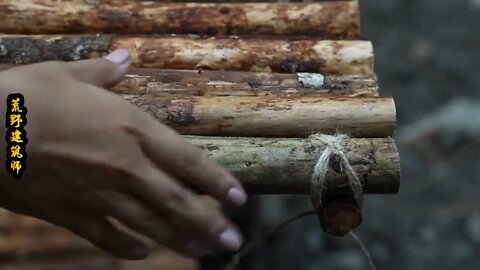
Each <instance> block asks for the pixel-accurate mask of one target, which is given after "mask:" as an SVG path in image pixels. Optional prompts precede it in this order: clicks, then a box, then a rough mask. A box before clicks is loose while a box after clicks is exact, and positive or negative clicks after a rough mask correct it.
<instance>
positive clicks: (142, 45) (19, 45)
mask: <svg viewBox="0 0 480 270" xmlns="http://www.w3.org/2000/svg"><path fill="white" fill-rule="evenodd" d="M118 48H127V49H129V50H130V52H131V54H132V62H133V65H134V66H135V67H149V68H168V69H210V70H238V71H257V72H260V71H263V72H314V73H317V72H319V73H322V74H357V75H372V74H373V47H372V44H371V42H370V41H358V40H355V41H354V40H338V41H333V40H314V39H305V40H280V39H236V38H235V39H234V38H209V39H200V38H186V37H154V36H141V37H139V36H137V37H125V36H112V35H80V36H79V35H73V36H71V35H70V36H8V35H6V36H5V35H3V36H0V63H4V64H29V63H35V62H41V61H48V60H61V61H72V60H80V59H86V58H92V57H98V56H101V55H104V54H106V53H108V52H109V51H113V50H115V49H118Z"/></svg>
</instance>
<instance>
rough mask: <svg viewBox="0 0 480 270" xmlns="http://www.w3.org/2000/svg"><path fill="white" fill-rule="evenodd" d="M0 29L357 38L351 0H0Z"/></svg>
mask: <svg viewBox="0 0 480 270" xmlns="http://www.w3.org/2000/svg"><path fill="white" fill-rule="evenodd" d="M0 33H6V34H82V33H90V34H97V33H116V34H136V35H138V34H200V35H217V36H222V35H249V36H255V35H266V36H275V35H280V36H283V35H310V36H316V37H322V38H334V39H336V38H349V39H358V38H359V35H360V23H359V12H358V3H357V2H323V3H218V4H212V3H210V4H207V3H161V2H139V1H129V0H116V1H84V0H73V1H55V0H36V1H34V2H33V3H32V1H31V0H3V1H1V2H0Z"/></svg>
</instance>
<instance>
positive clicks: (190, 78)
mask: <svg viewBox="0 0 480 270" xmlns="http://www.w3.org/2000/svg"><path fill="white" fill-rule="evenodd" d="M0 70H1V67H0ZM321 81H323V84H321ZM112 90H113V91H115V92H117V93H122V94H150V95H154V96H170V97H171V96H186V95H190V96H269V95H275V96H287V97H288V96H350V97H358V96H365V97H366V96H378V85H377V79H376V77H375V76H374V75H371V76H365V75H328V76H322V75H321V74H317V73H297V74H288V73H254V72H241V71H208V70H207V71H202V72H198V71H196V70H173V69H148V68H134V69H132V70H131V71H130V72H129V74H128V75H126V76H125V78H124V80H122V81H121V82H120V83H119V84H117V85H116V86H114V87H113V88H112Z"/></svg>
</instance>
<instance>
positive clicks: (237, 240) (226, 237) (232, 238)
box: [219, 228, 242, 251]
mask: <svg viewBox="0 0 480 270" xmlns="http://www.w3.org/2000/svg"><path fill="white" fill-rule="evenodd" d="M219 242H220V244H222V245H223V246H224V247H225V248H227V249H229V250H231V251H237V250H238V249H239V248H240V247H241V246H242V237H241V236H240V234H239V233H238V232H237V231H236V230H234V229H232V228H229V229H226V230H225V231H223V232H222V233H221V234H220V237H219Z"/></svg>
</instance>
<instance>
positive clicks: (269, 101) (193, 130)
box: [124, 95, 395, 137]
mask: <svg viewBox="0 0 480 270" xmlns="http://www.w3.org/2000/svg"><path fill="white" fill-rule="evenodd" d="M124 97H125V98H126V99H127V100H128V101H130V102H131V103H133V104H135V105H137V106H139V107H140V108H141V109H143V110H145V111H147V112H148V113H150V114H151V115H153V116H154V117H155V118H157V119H158V120H160V121H162V122H163V123H165V124H167V125H169V126H171V127H173V128H175V129H176V130H177V131H179V132H180V133H182V134H186V135H205V136H246V137H255V136H258V137H306V136H309V135H311V134H312V133H316V132H321V133H329V134H331V133H335V132H336V131H337V130H338V131H341V132H344V133H348V134H350V135H352V136H354V137H388V136H393V132H394V129H395V104H394V102H393V99H391V98H368V97H366V98H346V97H328V98H327V97H323V98H321V97H288V98H284V97H272V96H269V97H202V96H199V97H160V96H151V95H124Z"/></svg>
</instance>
